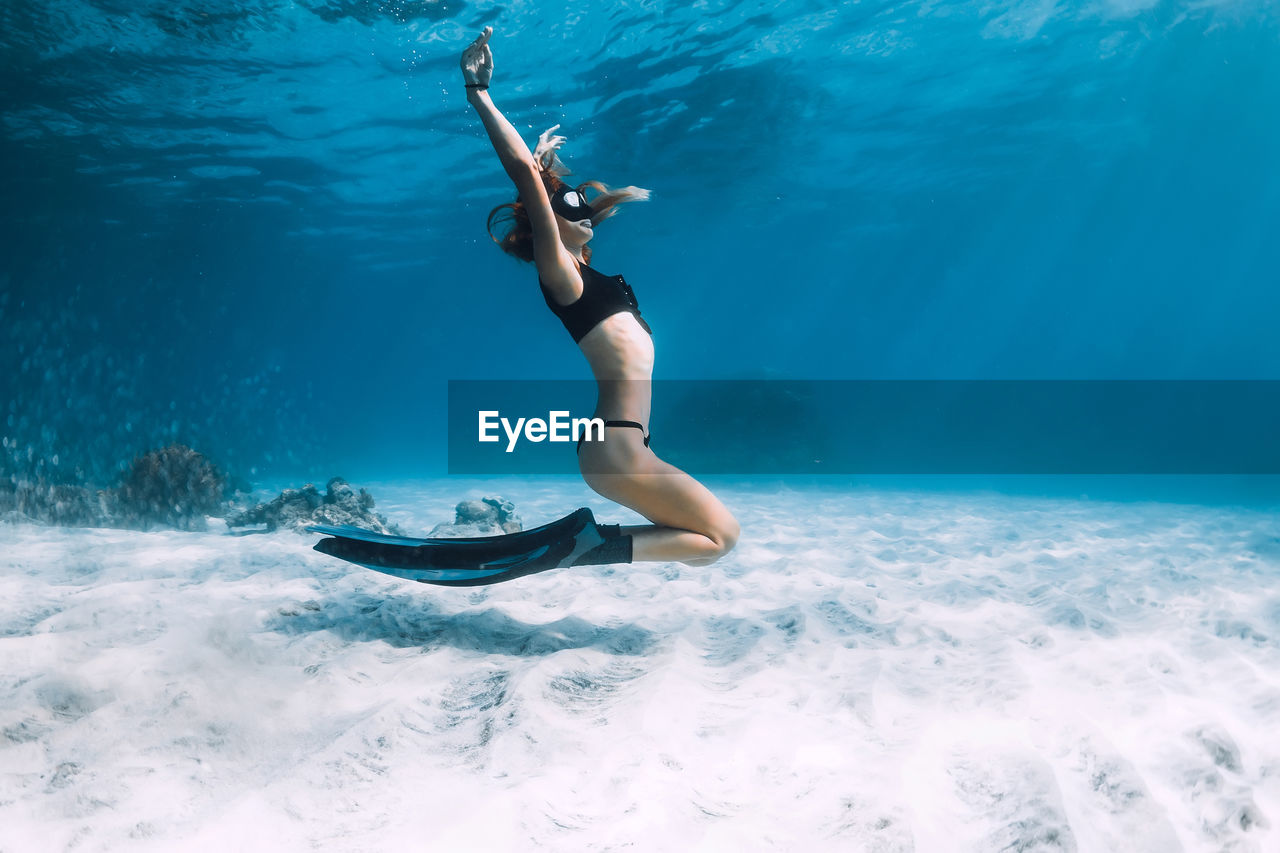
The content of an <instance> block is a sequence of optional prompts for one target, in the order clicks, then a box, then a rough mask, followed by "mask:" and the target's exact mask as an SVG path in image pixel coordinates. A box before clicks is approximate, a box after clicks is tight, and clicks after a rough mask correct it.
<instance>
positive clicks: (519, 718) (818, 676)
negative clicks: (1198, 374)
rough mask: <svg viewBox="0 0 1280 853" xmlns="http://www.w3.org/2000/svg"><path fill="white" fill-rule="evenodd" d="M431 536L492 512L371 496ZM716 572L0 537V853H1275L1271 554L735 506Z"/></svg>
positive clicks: (907, 502)
mask: <svg viewBox="0 0 1280 853" xmlns="http://www.w3.org/2000/svg"><path fill="white" fill-rule="evenodd" d="M372 491H373V492H374V494H375V495H376V496H377V497H378V498H379V510H380V511H383V512H385V513H387V514H388V515H389V516H390V517H391V518H392V519H393V520H395V521H397V522H399V523H401V524H402V525H403V526H404V527H405V528H406V531H407V532H416V531H425V530H427V529H429V528H430V527H431V526H432V525H434V524H435V523H436V522H438V521H442V520H447V519H448V518H449V517H450V516H451V514H452V505H453V503H455V502H456V501H457V500H459V499H461V498H464V497H476V496H479V495H480V494H484V493H487V492H499V493H501V494H503V495H505V496H507V497H509V498H511V499H513V500H515V501H516V503H517V506H518V507H519V509H520V511H521V512H522V514H523V516H524V520H525V523H526V525H527V526H532V525H534V524H538V523H542V522H544V521H548V520H550V519H552V518H556V517H559V516H560V515H563V514H564V513H565V512H566V511H568V510H569V509H572V508H573V507H576V506H580V505H588V504H589V505H592V506H593V507H595V508H596V509H597V516H598V517H599V518H600V519H601V520H602V521H624V522H631V521H634V520H635V519H634V517H633V516H630V514H624V513H622V512H620V511H617V510H615V509H611V508H609V507H608V506H607V505H606V504H604V503H603V502H602V501H600V500H599V499H595V498H593V497H592V496H591V495H589V494H588V493H587V491H586V489H585V487H584V486H582V485H581V484H580V483H576V482H574V481H572V480H567V479H566V480H546V481H520V480H515V481H507V482H502V483H490V484H476V483H470V482H467V483H461V484H460V483H459V482H458V481H448V482H432V483H417V484H392V485H382V486H376V487H374V488H373V489H372ZM723 494H724V496H725V499H726V502H727V503H729V505H730V506H731V507H732V508H733V509H734V511H735V512H736V513H737V514H738V516H739V519H740V520H741V521H742V524H743V529H744V536H743V539H742V541H741V543H740V545H739V547H738V549H737V550H736V551H735V552H734V553H733V554H732V555H731V556H730V557H729V558H727V559H725V560H723V561H721V562H720V563H718V564H716V565H715V566H711V567H708V568H699V569H694V568H688V567H683V566H679V565H674V564H672V565H663V564H638V565H633V566H627V567H615V568H605V567H590V568H583V569H573V570H565V571H555V572H551V573H547V574H543V575H538V576H534V577H531V578H526V579H522V580H518V581H515V582H512V583H507V584H501V585H497V586H492V587H481V588H475V589H462V590H459V589H447V588H441V587H432V586H423V585H417V584H413V583H408V582H403V581H397V580H395V579H392V578H388V577H386V576H383V575H379V574H376V573H373V572H369V571H366V570H363V569H359V568H355V567H351V566H348V565H347V564H344V563H341V562H339V561H336V560H333V559H331V558H328V557H325V556H323V555H321V554H317V553H315V552H313V551H311V550H310V545H311V544H312V542H313V541H315V539H314V537H301V536H297V535H295V534H292V533H279V534H271V535H260V536H247V537H232V536H226V535H222V534H220V533H217V532H214V533H208V534H184V533H131V532H125V531H114V530H55V529H49V528H40V527H34V526H16V527H15V526H0V552H2V554H0V849H2V850H5V851H30V850H62V849H70V848H74V849H76V850H106V849H130V850H166V851H168V850H174V849H178V848H179V847H181V848H182V849H184V850H189V849H196V850H200V849H208V850H219V851H221V850H226V849H228V848H229V847H230V848H237V847H238V848H240V849H248V850H266V849H272V850H308V849H315V848H320V849H326V850H388V849H451V848H452V849H465V850H521V849H546V850H557V851H559V850H609V849H621V848H625V847H630V848H631V849H637V850H646V851H647V850H689V849H693V850H732V849H752V850H759V849H777V850H835V849H840V850H858V851H864V850H865V851H905V850H919V851H947V853H949V852H950V851H964V850H975V851H987V850H992V851H994V850H1083V851H1113V850H1114V851H1127V853H1138V851H1151V853H1168V852H1169V851H1177V850H1187V851H1224V850H1239V851H1269V850H1277V849H1280V831H1277V829H1276V828H1275V824H1276V822H1277V821H1278V820H1280V735H1277V731H1280V642H1278V638H1280V522H1277V519H1276V518H1275V517H1274V516H1272V515H1269V514H1264V513H1261V512H1254V511H1248V510H1231V509H1210V508H1203V507H1185V506H1174V505H1162V504H1120V503H1104V502H1095V501H1068V500H1050V499H1036V498H1011V497H999V496H977V497H975V496H929V495H924V494H908V493H889V492H874V491H840V490H836V489H830V488H816V487H815V488H804V489H795V490H790V489H785V490H781V491H780V490H779V489H778V488H777V487H773V486H770V487H768V488H763V487H762V488H755V489H751V488H746V487H736V488H727V489H724V490H723Z"/></svg>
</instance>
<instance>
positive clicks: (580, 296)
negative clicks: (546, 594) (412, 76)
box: [461, 27, 739, 566]
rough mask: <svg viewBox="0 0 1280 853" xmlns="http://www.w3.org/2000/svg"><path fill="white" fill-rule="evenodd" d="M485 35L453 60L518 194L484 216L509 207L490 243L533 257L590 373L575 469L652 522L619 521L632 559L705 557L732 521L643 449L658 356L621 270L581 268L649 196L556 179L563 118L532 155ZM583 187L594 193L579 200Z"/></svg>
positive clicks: (727, 543) (705, 492) (733, 535)
mask: <svg viewBox="0 0 1280 853" xmlns="http://www.w3.org/2000/svg"><path fill="white" fill-rule="evenodd" d="M492 35H493V28H492V27H485V28H484V32H482V33H481V34H480V37H479V38H477V39H476V40H475V41H474V42H472V43H471V45H470V46H468V47H467V49H466V50H465V51H463V53H462V60H461V66H462V76H463V77H464V78H465V79H466V91H467V101H468V102H469V103H470V104H471V106H473V107H475V110H476V112H477V113H478V114H479V116H480V120H481V121H482V122H483V123H484V127H485V130H486V131H487V132H488V134H489V141H490V142H492V143H493V148H494V150H495V151H496V152H497V154H498V159H499V160H500V161H501V162H502V167H503V168H504V169H505V170H506V172H507V175H508V176H509V177H510V178H511V180H512V182H514V183H515V185H516V190H517V192H518V198H517V201H516V202H515V203H513V204H509V205H502V206H501V207H499V208H497V209H495V210H494V211H493V212H492V213H491V214H490V215H489V225H490V228H491V229H492V225H493V223H494V220H495V217H496V216H497V215H498V214H499V212H501V211H502V210H504V209H509V210H510V221H511V222H512V227H511V229H510V231H508V232H507V233H506V235H505V236H504V237H503V238H502V239H501V240H496V242H498V245H499V246H501V247H502V249H503V251H505V252H507V253H508V254H511V255H514V256H515V257H518V258H521V259H522V260H525V261H532V262H533V263H535V264H536V265H537V269H538V279H539V283H540V285H541V287H542V294H543V297H544V298H545V299H546V302H547V306H548V307H549V308H550V309H551V310H552V311H553V312H554V313H555V314H556V315H557V316H559V317H560V319H561V320H562V321H563V323H564V325H565V327H566V328H567V329H568V330H569V333H570V334H571V335H572V336H573V338H574V340H575V341H576V342H577V344H578V347H579V348H580V349H581V350H582V354H583V355H585V356H586V358H587V363H588V364H590V365H591V371H592V373H593V374H595V377H596V382H597V385H598V386H599V400H598V403H597V405H596V411H595V417H598V418H602V419H604V421H605V431H604V440H603V441H586V442H580V443H579V445H578V468H579V470H581V472H582V476H583V479H584V480H586V482H587V485H588V486H590V487H591V488H592V489H593V490H594V491H595V492H596V493H597V494H599V495H601V496H603V497H605V498H608V499H609V500H611V501H615V502H617V503H620V504H622V505H623V506H626V507H630V508H631V509H633V510H635V511H636V512H638V513H640V514H641V515H643V516H644V517H645V518H647V519H648V520H649V521H651V522H653V523H652V524H648V525H638V526H631V527H623V528H621V531H620V532H621V534H622V535H623V536H622V538H623V539H624V540H625V539H626V538H627V537H629V538H630V555H629V557H630V560H632V561H636V562H641V561H664V562H665V561H671V560H675V561H678V562H681V563H684V564H685V565H689V566H705V565H709V564H710V563H713V562H715V561H716V560H717V559H719V558H720V557H722V556H724V555H725V554H727V553H728V552H729V551H730V550H731V549H732V548H733V546H734V543H736V542H737V540H738V532H739V528H738V522H737V520H736V519H735V518H734V517H733V515H732V514H731V513H730V512H729V510H727V509H726V508H725V506H724V504H722V503H720V501H719V500H718V499H717V498H716V496H715V495H713V494H712V493H711V491H710V490H709V489H707V487H706V486H704V485H702V484H701V483H699V482H698V481H697V480H695V479H694V478H693V477H691V476H689V475H688V474H686V473H685V472H683V471H681V470H680V469H679V468H676V467H675V466H673V465H669V464H667V463H666V462H663V461H662V460H661V459H659V458H658V457H657V456H656V455H655V454H654V452H653V451H652V450H651V449H650V448H649V426H648V425H649V413H650V404H651V392H652V384H651V380H652V376H653V356H654V351H653V339H652V337H651V336H650V333H649V326H648V324H647V323H645V321H644V320H643V319H641V317H640V309H639V306H638V305H637V304H636V300H635V297H634V296H633V295H632V293H631V288H629V287H628V286H627V285H626V283H625V282H624V281H623V280H622V277H621V276H606V275H603V274H601V273H599V272H597V271H596V270H594V269H593V268H591V267H590V266H587V262H588V261H589V260H590V259H591V250H590V249H589V248H588V247H587V243H588V242H589V241H590V240H591V237H592V236H593V230H592V229H593V227H594V226H595V225H597V224H599V222H600V221H601V220H602V219H605V218H606V217H608V216H610V215H612V214H613V213H614V212H616V211H615V209H614V208H615V207H616V205H618V204H619V203H621V202H624V201H632V200H640V199H645V198H647V197H648V192H647V191H645V190H640V189H637V188H635V187H625V188H622V189H620V190H612V191H611V190H609V189H608V188H606V187H604V186H603V185H602V184H598V183H596V182H589V183H586V184H582V185H580V186H578V187H570V186H568V185H567V184H565V183H564V182H563V181H561V180H560V176H561V175H565V174H568V171H567V170H566V169H564V168H563V166H562V165H561V164H560V162H559V159H558V158H557V157H556V154H555V151H556V149H557V148H559V147H560V145H561V144H562V143H563V142H564V138H563V137H559V136H552V133H553V132H554V131H555V130H556V128H558V127H559V125H556V127H553V128H551V129H550V130H548V131H546V132H545V133H543V134H542V136H541V138H540V139H539V144H538V148H537V151H536V155H535V154H534V153H530V151H529V148H528V146H527V145H525V142H524V140H523V139H521V138H520V134H519V133H517V132H516V129H515V128H514V127H513V126H512V125H511V122H509V121H507V119H506V118H505V117H504V116H503V115H502V113H500V112H499V111H498V108H497V107H495V106H494V105H493V100H492V99H491V98H490V97H489V92H488V89H489V82H490V79H491V77H492V75H493V52H492V50H491V49H490V47H489V38H490V36H492ZM587 186H590V187H592V188H593V189H595V190H597V191H598V192H599V193H600V195H597V196H596V198H595V199H594V200H592V201H587V199H586V197H585V195H584V194H583V189H584V188H585V187H587ZM490 234H491V236H492V230H491V231H490ZM627 556H628V555H627V554H626V551H625V550H623V551H622V552H621V553H620V557H619V562H627V561H628V560H627Z"/></svg>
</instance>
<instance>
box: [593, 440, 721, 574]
mask: <svg viewBox="0 0 1280 853" xmlns="http://www.w3.org/2000/svg"><path fill="white" fill-rule="evenodd" d="M643 456H644V457H645V458H643V459H636V458H635V457H633V461H634V462H636V463H639V464H636V465H635V467H636V468H637V469H638V470H636V471H633V472H627V473H597V472H593V471H589V470H586V468H585V466H584V470H583V475H582V476H583V478H584V479H585V480H586V481H587V485H588V486H590V487H591V488H592V489H593V490H594V491H595V492H596V493H597V494H599V495H601V496H602V497H605V498H608V499H609V500H611V501H615V502H617V503H620V504H622V505H623V506H625V507H628V508H630V509H633V510H635V511H636V512H638V513H640V514H641V515H643V516H644V517H645V518H647V519H649V520H650V521H651V522H653V525H654V526H651V527H650V526H639V527H624V528H623V532H624V533H629V534H631V537H632V559H633V560H634V561H636V562H642V561H670V560H676V561H679V562H682V563H685V564H686V565H690V566H705V565H709V564H711V563H714V562H715V561H716V560H717V559H719V558H720V557H722V556H724V555H725V554H727V553H728V552H729V551H730V550H731V549H732V548H733V546H734V544H735V543H736V542H737V541H738V534H739V532H740V530H739V527H738V521H737V519H735V518H734V517H733V514H732V513H730V512H729V510H728V509H726V508H725V506H724V504H722V503H721V502H720V500H719V499H718V498H717V497H716V496H715V495H713V494H712V493H711V490H710V489H708V488H707V487H706V486H704V485H702V484H701V483H699V482H698V481H697V480H695V479H694V478H693V477H691V476H689V475H688V474H686V473H685V472H684V471H681V470H680V469H679V468H677V467H675V466H674V465H670V464H668V463H666V462H663V461H662V460H661V459H659V458H658V457H657V456H655V455H654V454H653V453H652V451H648V450H647V449H646V451H645V453H644V454H643ZM601 467H603V466H601Z"/></svg>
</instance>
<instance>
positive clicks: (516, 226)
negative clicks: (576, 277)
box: [486, 169, 649, 264]
mask: <svg viewBox="0 0 1280 853" xmlns="http://www.w3.org/2000/svg"><path fill="white" fill-rule="evenodd" d="M538 174H539V175H541V176H542V185H543V186H544V187H546V188H547V195H548V196H551V195H553V194H554V193H557V192H559V191H560V189H561V188H562V187H565V186H567V184H566V183H565V182H564V181H562V180H560V177H559V176H558V175H555V174H553V173H552V172H551V171H549V170H546V169H539V171H538ZM588 187H589V188H591V189H593V190H595V191H596V193H597V195H596V196H595V197H594V198H590V199H587V204H588V205H590V206H591V225H592V227H593V228H594V227H595V226H596V225H597V224H598V223H600V222H603V221H604V220H606V219H608V218H609V217H610V216H613V215H614V214H615V213H617V212H618V205H620V204H623V203H625V202H628V201H646V200H648V198H649V191H648V190H646V189H642V188H640V187H618V188H616V189H611V188H610V187H608V186H605V185H604V184H602V183H600V182H599V181H584V182H583V183H581V184H578V185H577V186H576V187H574V189H575V190H577V191H578V192H580V193H582V194H583V197H584V198H585V197H586V190H587V188H588ZM503 211H506V213H505V214H504V213H503ZM494 225H498V226H500V227H506V230H505V232H503V233H502V235H501V236H500V237H495V236H494V233H493V228H494ZM486 227H487V228H488V230H489V239H491V240H493V242H495V243H497V244H498V248H500V249H502V251H504V252H506V253H507V254H508V255H511V256H512V257H515V258H519V259H520V260H522V261H527V262H528V263H533V224H532V223H531V222H530V221H529V211H528V210H526V209H525V206H524V202H523V201H521V200H520V199H519V198H518V197H517V198H516V200H515V201H513V202H509V203H507V204H500V205H498V206H497V207H495V208H494V209H493V210H491V211H489V221H488V223H487V226H486ZM582 260H583V261H584V262H585V263H588V264H589V263H591V247H590V246H583V247H582Z"/></svg>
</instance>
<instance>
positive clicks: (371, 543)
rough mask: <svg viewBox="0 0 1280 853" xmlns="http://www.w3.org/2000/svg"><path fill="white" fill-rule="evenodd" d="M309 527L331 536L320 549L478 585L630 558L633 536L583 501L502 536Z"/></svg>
mask: <svg viewBox="0 0 1280 853" xmlns="http://www.w3.org/2000/svg"><path fill="white" fill-rule="evenodd" d="M307 530H308V531H310V532H312V533H322V534H325V535H326V536H329V537H331V538H329V539H321V540H320V541H319V542H317V543H316V545H315V549H316V550H317V551H319V552H321V553H322V554H328V555H329V556H331V557H337V558H338V559H340V560H346V561H348V562H350V563H356V564H357V565H361V566H364V567H365V568H367V569H373V570H374V571H375V572H382V573H384V574H388V575H393V576H394V577H398V578H404V579H406V580H414V581H418V582H420V583H431V584H439V585H440V586H479V585H481V584H490V583H501V582H502V581H509V580H513V579H515V578H519V577H524V576H525V575H531V574H534V573H536V572H545V571H547V570H548V569H561V568H567V567H569V566H589V565H604V564H608V563H629V562H631V537H630V536H628V535H623V534H622V533H621V529H620V527H619V526H618V525H616V524H596V520H595V516H593V515H592V514H591V510H590V509H588V508H587V507H583V508H582V509H579V510H575V511H574V512H572V513H570V514H569V515H566V516H565V517H564V518H562V519H559V520H558V521H553V522H551V523H550V524H544V525H542V526H541V527H535V528H532V529H530V530H522V531H520V532H519V533H509V534H507V535H506V536H480V537H473V538H467V539H414V538H411V537H407V536H388V535H386V534H382V533H375V532H374V531H372V530H364V529H362V528H359V527H349V526H340V527H334V526H329V525H322V524H317V525H313V526H311V527H308V528H307Z"/></svg>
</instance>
